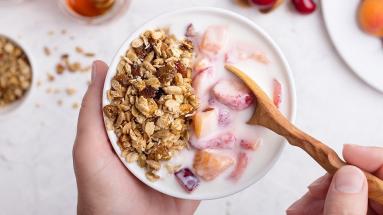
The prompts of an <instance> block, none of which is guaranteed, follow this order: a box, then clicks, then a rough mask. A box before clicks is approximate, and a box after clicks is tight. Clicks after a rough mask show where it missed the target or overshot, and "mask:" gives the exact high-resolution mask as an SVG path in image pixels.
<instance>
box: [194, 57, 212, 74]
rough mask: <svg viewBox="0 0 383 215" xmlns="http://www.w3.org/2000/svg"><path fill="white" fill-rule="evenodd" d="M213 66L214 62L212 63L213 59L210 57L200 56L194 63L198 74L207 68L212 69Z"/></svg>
mask: <svg viewBox="0 0 383 215" xmlns="http://www.w3.org/2000/svg"><path fill="white" fill-rule="evenodd" d="M212 66H213V64H212V63H211V60H210V59H209V58H207V57H202V58H199V59H198V60H197V61H196V63H195V64H194V72H195V73H196V74H198V73H201V72H203V71H205V70H207V69H211V68H212Z"/></svg>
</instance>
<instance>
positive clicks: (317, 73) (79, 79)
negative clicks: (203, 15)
mask: <svg viewBox="0 0 383 215" xmlns="http://www.w3.org/2000/svg"><path fill="white" fill-rule="evenodd" d="M57 1H58V0H34V1H31V2H28V3H25V4H21V5H17V6H11V7H1V8H0V17H1V18H0V34H7V35H11V36H12V37H14V38H16V39H17V40H18V41H21V42H22V43H23V44H25V46H26V48H27V49H29V50H30V52H31V54H32V55H33V57H34V60H35V63H36V67H35V76H36V80H42V81H43V82H44V83H43V85H42V86H41V87H40V88H36V89H35V90H34V92H33V93H32V95H31V97H30V99H29V100H28V101H27V103H25V104H24V105H23V107H21V109H19V110H18V111H17V113H15V114H13V115H12V116H9V117H6V118H0V214H74V213H75V205H76V195H77V192H76V185H75V178H74V174H73V169H72V144H73V140H74V135H75V128H76V121H77V114H78V113H77V112H78V110H74V109H72V107H71V106H72V103H73V102H80V101H81V97H82V93H83V92H84V91H85V89H86V81H87V80H88V79H89V75H90V74H89V73H86V74H73V75H70V74H65V75H63V76H60V78H57V79H56V80H55V82H54V85H53V84H52V83H46V81H45V80H46V74H47V73H48V72H51V73H53V72H54V65H55V63H56V62H57V61H58V59H59V56H60V54H61V53H70V54H72V56H74V47H75V46H77V45H79V46H81V47H83V48H84V49H86V50H90V51H94V52H96V53H97V58H100V59H103V60H105V61H106V62H109V61H111V59H112V57H113V55H114V53H115V52H116V50H117V49H118V48H119V46H120V44H121V43H122V42H123V40H124V38H127V36H128V35H129V33H130V32H131V31H133V30H134V29H135V28H136V27H138V26H139V25H140V24H142V23H144V22H145V21H146V20H148V19H149V18H152V17H154V16H156V15H158V14H161V13H163V12H165V11H171V10H175V9H178V8H184V7H191V6H214V7H223V8H226V9H229V10H233V11H235V12H238V13H240V14H242V15H244V16H247V17H249V18H251V19H252V20H253V21H254V22H255V23H257V24H258V25H259V26H261V27H262V28H264V29H265V30H266V31H267V32H268V33H269V35H270V36H271V37H272V38H273V39H274V40H275V41H276V43H277V44H278V45H279V46H280V48H281V49H282V51H283V52H284V53H285V56H286V57H287V59H288V61H289V63H290V65H291V68H292V71H293V74H294V77H295V81H296V89H297V98H298V103H297V107H298V110H297V119H296V124H297V125H298V126H299V127H301V128H303V129H304V130H306V131H307V132H308V133H310V134H312V135H313V136H315V137H317V138H318V139H321V140H323V141H324V142H326V143H327V144H329V145H331V146H332V147H333V148H335V149H336V150H337V151H338V152H340V151H341V148H342V144H343V143H357V144H362V145H377V146H383V132H382V131H383V111H382V110H383V95H382V94H380V93H378V92H376V91H374V90H373V89H371V88H370V87H368V86H366V85H365V84H364V83H363V82H362V81H360V80H359V79H358V78H357V77H356V76H355V75H354V74H353V73H352V72H351V70H350V69H349V68H348V67H347V66H346V65H345V64H344V63H343V62H342V60H341V59H340V58H339V56H338V55H337V53H336V51H335V49H334V47H333V46H332V44H331V41H330V39H329V37H328V34H327V32H326V29H325V26H324V24H323V20H322V15H321V13H320V11H319V10H318V11H316V12H315V13H314V14H312V15H309V16H301V15H299V14H296V13H294V12H293V11H292V10H291V9H290V7H288V4H285V5H283V6H282V7H281V8H279V9H278V10H277V11H275V12H273V13H271V14H268V15H262V14H260V13H258V12H257V11H256V10H255V9H243V8H239V7H237V6H235V5H234V4H233V3H232V2H231V1H230V0H204V1H200V0H188V1H180V0H161V1H160V0H158V1H152V0H135V1H133V2H132V4H131V7H130V9H129V10H128V11H127V12H126V13H125V14H124V15H123V16H122V17H121V18H119V19H117V20H115V21H114V22H111V23H108V24H105V25H100V26H86V25H82V24H79V23H77V22H73V20H72V19H69V18H68V17H66V16H64V15H63V14H62V13H61V12H60V10H59V9H58V7H57ZM62 29H66V31H67V33H66V34H65V35H63V34H61V33H60V32H61V31H62ZM49 31H53V32H54V34H53V35H51V36H49V35H48V33H47V32H49ZM71 36H72V39H70V38H71ZM44 46H47V47H50V48H51V49H52V50H53V49H57V51H53V54H52V56H50V57H46V56H45V55H44V54H43V47H44ZM89 62H90V60H89V59H85V58H84V63H89ZM50 86H55V87H56V88H57V87H61V88H64V86H70V87H75V88H77V89H78V90H79V91H80V92H78V93H77V94H76V95H74V96H72V97H69V96H66V95H65V94H63V93H61V94H47V93H46V92H45V91H46V89H47V88H49V87H50ZM60 99H62V100H63V106H62V107H59V106H58V105H57V100H60ZM36 104H39V105H40V107H39V108H36V107H35V106H36ZM322 174H324V171H323V170H322V169H321V168H319V167H318V165H317V164H316V163H314V162H313V161H312V160H311V159H310V158H309V157H308V156H307V155H305V154H304V153H303V152H302V151H300V150H299V149H296V148H293V147H286V149H285V151H284V152H283V154H282V156H281V158H280V160H279V161H278V163H277V164H276V165H275V166H274V168H273V169H272V170H271V171H270V172H269V173H268V174H267V176H266V177H264V178H263V179H262V180H261V181H259V182H258V183H257V184H255V185H253V186H251V187H250V188H248V189H246V190H245V191H243V192H241V193H238V194H236V195H233V196H231V197H228V198H224V199H219V200H212V201H205V202H203V203H202V204H201V206H200V207H199V209H198V211H197V214H267V215H268V214H283V213H284V211H285V209H286V208H287V207H288V206H289V205H290V204H291V203H292V202H293V201H295V200H296V199H297V198H298V197H300V196H301V195H302V194H303V193H304V192H306V187H307V185H308V184H309V183H310V182H311V181H313V180H314V179H315V178H317V177H318V176H320V175H322Z"/></svg>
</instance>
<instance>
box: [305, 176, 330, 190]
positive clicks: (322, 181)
mask: <svg viewBox="0 0 383 215" xmlns="http://www.w3.org/2000/svg"><path fill="white" fill-rule="evenodd" d="M327 180H329V175H328V174H325V175H324V176H322V177H320V178H318V179H317V180H315V181H314V182H313V183H312V184H310V185H309V188H310V187H316V186H319V185H321V184H323V183H324V182H325V181H327Z"/></svg>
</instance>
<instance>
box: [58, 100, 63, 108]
mask: <svg viewBox="0 0 383 215" xmlns="http://www.w3.org/2000/svg"><path fill="white" fill-rule="evenodd" d="M57 105H58V106H60V107H61V106H62V105H63V101H62V100H61V99H59V100H57Z"/></svg>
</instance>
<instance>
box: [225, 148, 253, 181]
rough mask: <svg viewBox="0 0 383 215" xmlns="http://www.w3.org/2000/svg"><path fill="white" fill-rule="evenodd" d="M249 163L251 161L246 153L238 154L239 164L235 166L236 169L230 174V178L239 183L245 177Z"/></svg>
mask: <svg viewBox="0 0 383 215" xmlns="http://www.w3.org/2000/svg"><path fill="white" fill-rule="evenodd" d="M248 161H249V158H248V156H247V154H246V153H245V152H240V153H239V154H238V158H237V164H236V166H235V169H234V171H233V172H232V173H231V174H230V176H229V178H230V179H232V180H234V181H238V180H239V179H240V178H241V176H242V175H243V173H244V172H245V169H246V167H247V164H248Z"/></svg>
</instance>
